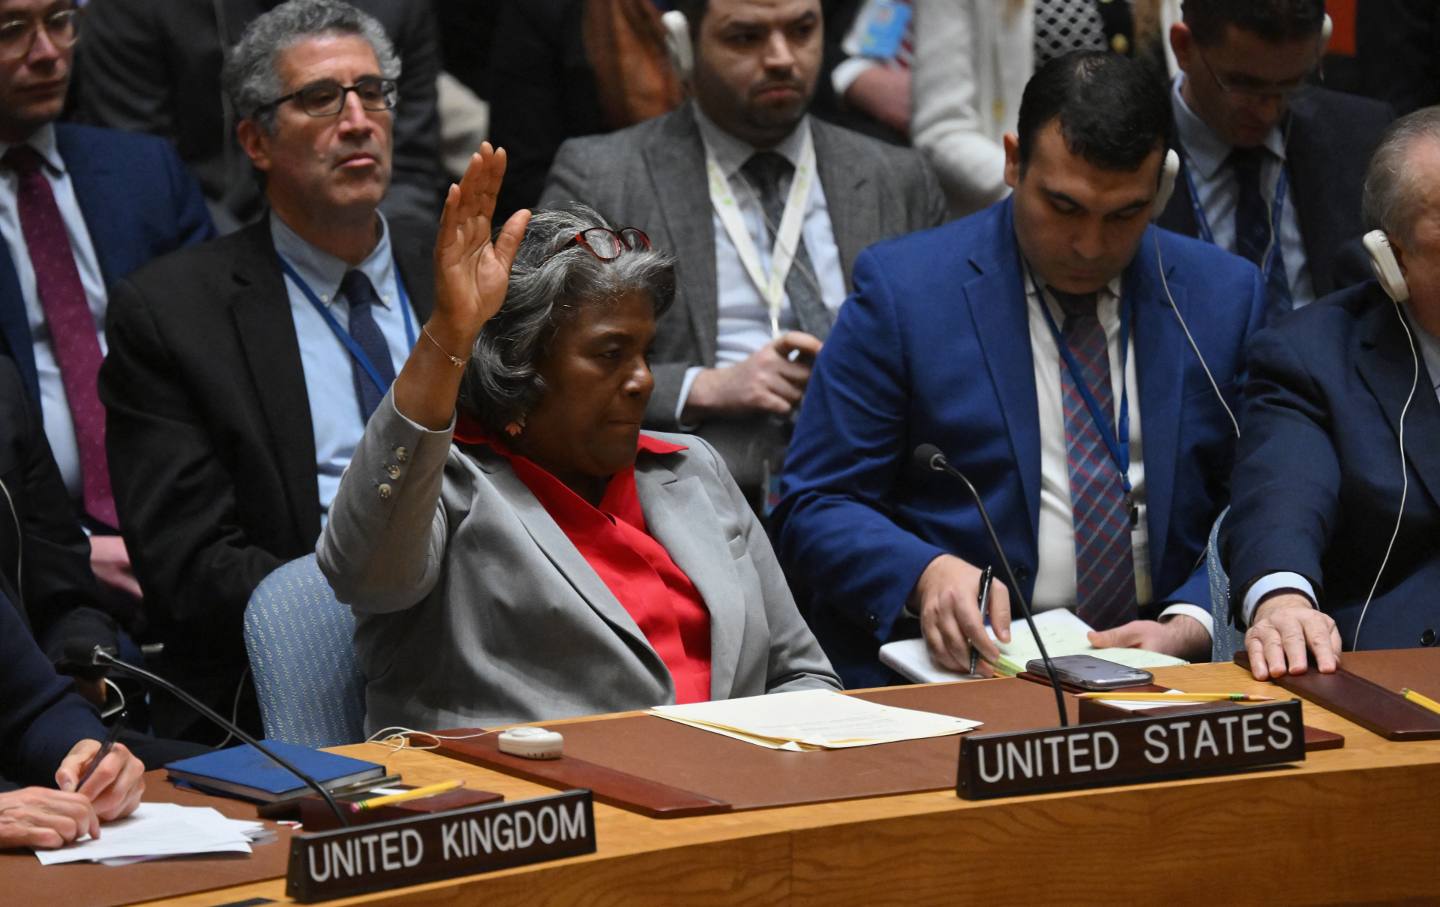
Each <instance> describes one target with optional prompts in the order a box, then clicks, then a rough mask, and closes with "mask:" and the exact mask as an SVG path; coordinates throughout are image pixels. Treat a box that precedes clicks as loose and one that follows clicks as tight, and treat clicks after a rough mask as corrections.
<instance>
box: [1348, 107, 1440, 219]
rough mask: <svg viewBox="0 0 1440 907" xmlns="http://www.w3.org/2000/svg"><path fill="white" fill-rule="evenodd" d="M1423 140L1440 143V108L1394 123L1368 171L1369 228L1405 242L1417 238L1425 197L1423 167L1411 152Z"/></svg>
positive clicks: (1364, 209) (1364, 211) (1364, 202)
mask: <svg viewBox="0 0 1440 907" xmlns="http://www.w3.org/2000/svg"><path fill="white" fill-rule="evenodd" d="M1423 139H1428V140H1430V141H1432V142H1440V106H1437V107H1423V108H1421V109H1420V110H1416V111H1413V112H1411V113H1407V114H1406V115H1405V116H1403V117H1401V118H1400V119H1398V120H1396V121H1395V122H1394V123H1391V124H1390V126H1389V128H1388V129H1386V131H1385V134H1384V135H1383V136H1381V138H1380V144H1379V146H1378V147H1377V148H1376V149H1375V153H1374V154H1373V155H1372V156H1371V158H1370V166H1369V167H1368V168H1367V169H1366V171H1365V189H1364V194H1363V197H1362V199H1361V208H1362V215H1363V217H1364V219H1365V224H1366V226H1367V227H1370V228H1372V229H1380V230H1384V231H1385V232H1386V233H1387V234H1389V235H1390V236H1392V237H1395V238H1396V239H1398V240H1400V241H1401V242H1408V241H1410V240H1412V239H1413V238H1414V237H1413V236H1412V235H1411V234H1412V231H1413V230H1414V228H1415V218H1416V215H1418V214H1419V209H1420V200H1421V199H1422V198H1423V197H1424V196H1423V194H1422V193H1421V192H1420V187H1419V185H1418V184H1417V182H1416V180H1417V178H1418V177H1419V176H1420V175H1421V171H1420V168H1417V167H1415V166H1414V165H1413V164H1412V163H1411V162H1410V152H1411V150H1412V149H1413V148H1414V147H1415V144H1416V143H1417V142H1419V141H1421V140H1423Z"/></svg>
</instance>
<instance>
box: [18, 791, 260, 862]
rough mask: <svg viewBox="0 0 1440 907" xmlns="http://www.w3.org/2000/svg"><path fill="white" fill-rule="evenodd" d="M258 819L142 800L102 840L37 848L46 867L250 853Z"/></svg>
mask: <svg viewBox="0 0 1440 907" xmlns="http://www.w3.org/2000/svg"><path fill="white" fill-rule="evenodd" d="M255 824H257V823H253V822H241V821H239V820H232V819H227V818H226V817H225V816H223V815H221V814H220V812H219V811H218V810H215V809H211V808H210V807H208V806H178V805H176V804H174V803H141V804H140V806H139V807H137V808H136V810H135V812H133V813H131V814H130V815H128V816H126V817H125V818H123V819H117V820H116V821H114V822H107V823H105V825H104V826H103V827H102V828H101V829H100V837H99V838H88V837H87V838H84V839H82V840H80V841H77V842H76V843H74V844H71V845H69V846H67V847H62V848H60V849H59V850H37V851H36V852H35V857H36V858H37V859H38V860H39V861H40V863H41V864H42V865H45V866H52V865H55V864H57V863H76V862H81V861H85V860H95V861H101V860H117V859H125V858H131V857H160V856H178V855H181V854H194V853H250V852H251V850H250V843H249V840H248V838H247V833H248V832H249V831H250V830H251V826H253V825H255Z"/></svg>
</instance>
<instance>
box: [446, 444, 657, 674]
mask: <svg viewBox="0 0 1440 907" xmlns="http://www.w3.org/2000/svg"><path fill="white" fill-rule="evenodd" d="M467 450H468V451H469V452H470V454H471V455H472V456H473V457H474V458H475V462H476V463H478V464H479V466H480V468H481V469H482V470H484V471H485V473H486V474H487V475H488V476H489V478H490V482H491V484H493V485H494V486H495V489H496V490H497V491H498V492H499V493H500V495H501V497H503V498H504V499H505V500H506V501H508V502H510V505H511V506H512V507H513V508H514V510H515V514H516V515H517V516H518V517H519V518H520V523H521V525H523V526H524V527H525V531H526V532H527V533H528V534H529V535H530V538H532V539H534V540H535V544H536V545H539V546H540V550H541V551H543V552H545V557H546V558H547V559H548V560H549V561H550V563H552V564H554V565H555V570H556V572H557V573H559V574H560V576H561V577H563V578H564V580H565V581H566V582H568V583H569V584H570V586H571V588H573V589H574V590H575V594H576V595H578V596H580V598H581V599H582V600H583V601H584V602H585V603H586V604H587V605H589V606H590V607H591V608H592V609H594V611H595V613H596V614H598V615H600V617H601V619H602V620H604V621H605V622H606V623H608V624H609V625H610V626H612V627H614V628H615V632H617V633H619V634H620V635H621V636H622V637H624V638H626V640H627V641H628V642H629V644H630V649H631V651H633V652H635V653H636V657H638V658H639V659H640V660H641V661H642V662H643V663H644V665H645V668H646V669H647V670H649V671H650V672H651V673H653V674H655V675H656V676H659V677H665V678H666V682H667V684H671V685H672V686H673V682H672V681H670V680H669V673H670V672H669V669H668V668H666V667H665V663H664V661H662V660H661V658H660V656H659V655H657V654H656V653H655V650H654V649H653V648H651V646H650V643H649V641H648V640H647V639H646V638H645V634H644V633H643V632H642V631H641V630H640V626H639V625H638V624H636V623H635V619H634V618H633V617H631V616H630V612H629V611H626V610H625V606H624V605H622V604H620V600H619V599H617V598H616V597H615V595H614V593H612V592H611V591H610V587H608V586H606V585H605V582H604V580H602V579H600V574H598V573H596V572H595V569H594V568H593V567H591V566H590V563H589V562H588V561H586V560H585V556H584V555H583V554H581V553H580V549H578V548H576V547H575V543H574V542H572V541H570V538H569V536H567V535H566V534H565V532H564V530H562V529H561V528H560V526H559V524H557V523H556V522H555V520H554V519H553V518H551V516H550V514H549V512H548V511H546V510H545V506H544V505H543V504H541V503H540V502H539V501H538V500H536V498H535V496H534V495H533V494H531V493H530V489H529V488H528V487H527V486H526V485H525V483H524V482H523V481H521V480H520V477H519V476H517V475H515V471H514V470H512V469H510V467H509V465H508V464H506V463H505V461H504V459H503V458H502V457H501V456H500V455H499V454H496V453H494V452H493V451H490V450H486V449H484V448H476V449H469V448H467ZM637 478H638V477H637Z"/></svg>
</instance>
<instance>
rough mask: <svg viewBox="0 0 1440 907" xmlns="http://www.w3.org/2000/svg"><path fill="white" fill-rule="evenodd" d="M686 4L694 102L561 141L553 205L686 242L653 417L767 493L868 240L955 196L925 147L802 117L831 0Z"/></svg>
mask: <svg viewBox="0 0 1440 907" xmlns="http://www.w3.org/2000/svg"><path fill="white" fill-rule="evenodd" d="M677 6H678V8H680V9H681V10H682V11H684V12H685V13H686V15H687V17H688V18H689V21H690V23H691V29H692V35H693V41H692V46H693V50H694V71H693V73H691V74H690V75H689V78H688V81H689V84H690V88H691V92H692V95H693V98H694V99H693V101H692V102H690V103H687V104H685V105H684V106H682V107H681V108H680V109H679V110H676V111H675V112H673V113H670V114H667V115H665V116H663V117H658V118H656V119H654V120H650V121H647V122H645V123H641V124H640V125H638V126H633V127H631V128H629V129H625V130H622V131H620V132H617V133H613V134H611V135H608V136H599V137H592V138H580V139H572V140H570V141H568V142H566V143H565V144H564V145H563V146H561V148H560V152H559V154H558V155H557V156H556V159H555V165H554V167H553V168H552V169H551V171H550V178H549V183H548V185H547V186H546V189H545V194H544V196H543V198H542V199H541V205H542V206H547V205H553V204H556V203H559V202H563V201H566V200H571V199H573V200H577V201H582V202H585V203H586V204H589V205H591V206H592V207H594V208H596V209H597V210H599V211H600V212H601V213H603V214H605V215H606V217H608V218H609V219H610V220H611V221H612V222H615V223H621V224H627V225H632V226H636V227H639V228H641V229H642V230H645V231H647V232H648V233H649V234H650V238H651V241H652V242H653V243H654V244H655V246H656V247H657V248H661V249H664V250H666V251H668V252H670V253H672V254H674V255H675V257H676V260H677V264H676V269H675V272H676V281H677V284H678V287H677V294H676V301H675V305H674V306H673V307H672V308H671V310H670V311H669V312H667V313H666V314H665V316H664V317H663V318H662V319H661V321H660V324H659V326H658V330H659V333H658V335H657V337H656V340H655V353H654V366H653V367H654V373H655V393H654V394H653V395H652V396H651V398H650V405H649V407H648V409H647V410H646V416H645V424H646V426H647V427H649V428H654V429H659V430H666V431H673V430H676V429H681V430H686V431H692V432H694V433H696V434H698V435H700V436H701V437H703V438H705V439H706V440H707V441H710V442H711V443H712V444H714V445H715V447H716V448H717V449H718V450H719V451H720V453H721V455H722V456H724V458H725V462H726V464H727V465H728V466H729V467H730V471H731V472H732V473H733V474H734V476H735V481H736V482H737V483H738V484H739V485H740V487H741V489H742V490H743V491H745V493H746V495H747V497H749V498H750V499H751V501H752V503H757V504H758V502H759V501H760V500H762V499H763V498H764V497H765V494H766V492H767V490H768V486H770V485H771V481H770V480H772V479H773V478H774V477H775V476H776V475H778V472H779V465H780V459H781V456H782V455H783V453H784V449H785V444H786V442H787V440H788V438H789V434H790V427H791V418H792V417H793V414H794V413H795V412H796V411H797V410H798V408H799V404H800V399H801V396H802V394H803V393H804V389H805V383H806V381H807V380H809V377H810V369H811V366H812V364H813V362H814V357H815V354H816V353H818V352H819V351H820V345H821V343H822V341H823V340H824V337H825V335H826V333H828V331H829V328H830V323H831V321H832V320H833V318H834V311H835V309H837V308H838V307H839V305H840V303H841V302H842V301H844V299H845V294H846V293H847V292H848V291H849V289H850V271H851V266H852V265H853V264H854V261H855V258H856V256H857V255H859V253H860V250H861V249H863V248H865V247H866V246H868V245H869V244H871V243H873V242H875V241H877V240H880V239H884V238H886V237H890V236H896V235H899V234H901V233H908V232H910V231H912V230H918V229H921V228H922V227H928V226H934V225H935V224H938V223H940V221H941V220H942V219H943V218H944V211H945V202H944V198H943V196H942V195H941V194H940V189H939V185H938V184H937V183H936V181H935V177H934V175H933V174H932V173H931V172H930V170H929V168H928V167H926V165H925V164H924V163H923V162H922V161H921V159H920V157H919V156H918V155H917V154H915V153H914V152H913V151H910V150H908V149H900V148H893V147H889V146H887V145H885V144H884V143H882V142H879V141H877V140H875V139H871V138H868V137H866V136H862V135H859V134H858V133H854V132H850V131H848V130H845V129H840V128H838V127H835V126H831V125H830V124H828V123H823V122H820V121H818V120H815V119H814V118H812V117H809V116H807V113H806V111H807V109H808V106H809V103H810V98H811V96H812V95H813V93H814V90H815V80H816V78H817V74H818V72H819V68H820V57H821V26H822V22H821V13H820V4H819V2H818V0H779V2H775V3H765V4H755V3H748V2H744V0H710V2H708V3H705V2H686V3H680V4H678V5H677ZM807 187H808V188H807ZM772 237H774V238H773V239H772ZM772 248H779V249H781V250H792V249H793V250H794V253H793V255H787V254H773V255H772Z"/></svg>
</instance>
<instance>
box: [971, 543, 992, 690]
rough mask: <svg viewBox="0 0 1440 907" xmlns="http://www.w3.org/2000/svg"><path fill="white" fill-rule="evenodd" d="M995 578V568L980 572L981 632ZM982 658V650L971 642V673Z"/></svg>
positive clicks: (983, 627)
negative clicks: (991, 583) (991, 582)
mask: <svg viewBox="0 0 1440 907" xmlns="http://www.w3.org/2000/svg"><path fill="white" fill-rule="evenodd" d="M994 578H995V570H994V568H992V567H986V568H985V572H984V573H982V574H980V632H982V633H983V632H985V610H986V609H987V608H989V607H990V581H991V580H993V579H994ZM979 659H980V650H979V649H977V648H975V643H973V642H972V643H970V673H971V674H974V673H975V668H976V667H978V664H979Z"/></svg>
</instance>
